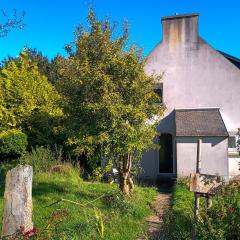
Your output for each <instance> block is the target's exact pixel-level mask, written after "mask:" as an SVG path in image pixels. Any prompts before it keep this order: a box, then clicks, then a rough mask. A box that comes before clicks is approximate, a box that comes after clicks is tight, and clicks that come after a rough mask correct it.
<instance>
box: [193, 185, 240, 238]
mask: <svg viewBox="0 0 240 240" xmlns="http://www.w3.org/2000/svg"><path fill="white" fill-rule="evenodd" d="M239 219H240V182H239V181H231V182H230V183H229V184H228V185H226V186H224V187H223V188H222V189H221V191H220V192H218V194H217V195H216V196H215V197H214V198H213V206H212V208H210V209H208V210H206V208H204V207H202V209H201V212H200V224H199V229H198V234H199V239H203V240H204V239H206V240H207V239H211V240H215V239H216V240H221V239H222V240H225V239H227V240H228V239H229V240H232V239H240V222H239Z"/></svg>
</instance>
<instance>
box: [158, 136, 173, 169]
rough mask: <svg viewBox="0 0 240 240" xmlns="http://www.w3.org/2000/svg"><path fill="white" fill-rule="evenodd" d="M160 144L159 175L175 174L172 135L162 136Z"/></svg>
mask: <svg viewBox="0 0 240 240" xmlns="http://www.w3.org/2000/svg"><path fill="white" fill-rule="evenodd" d="M159 144H160V149H159V173H173V148H172V135H171V134H168V133H164V134H161V136H160V139H159Z"/></svg>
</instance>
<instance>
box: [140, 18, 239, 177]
mask: <svg viewBox="0 0 240 240" xmlns="http://www.w3.org/2000/svg"><path fill="white" fill-rule="evenodd" d="M198 18H199V15H198V14H186V15H175V16H169V17H163V18H162V28H163V31H162V32H163V37H162V40H161V42H160V43H159V44H158V45H157V46H156V47H155V48H154V49H153V50H152V52H151V53H150V55H149V56H148V59H147V63H146V66H145V71H146V73H147V74H152V73H155V74H162V73H164V77H163V81H162V83H160V84H159V85H158V89H157V90H158V91H157V92H158V93H159V94H161V95H162V101H163V103H164V104H165V106H166V108H167V110H166V112H165V115H164V117H163V119H162V120H161V121H160V123H159V126H158V130H159V132H160V133H161V136H160V139H159V141H160V144H161V148H160V150H152V151H150V152H146V153H144V155H143V159H142V167H143V173H142V177H147V178H152V179H156V178H157V177H159V176H161V175H163V176H164V175H168V176H189V175H190V173H191V172H195V169H196V155H197V140H198V139H199V138H201V139H202V142H203V145H202V173H206V174H218V175H221V176H223V177H224V178H228V177H229V176H234V175H238V174H240V165H239V164H240V161H239V159H240V158H239V156H238V152H237V149H236V141H237V136H236V134H237V131H238V128H240V107H239V103H240V59H237V58H235V57H233V56H230V55H228V54H225V53H223V52H220V51H217V50H215V49H214V48H213V47H212V46H210V45H209V44H208V43H207V42H206V41H205V40H203V39H202V38H201V37H200V36H199V33H198Z"/></svg>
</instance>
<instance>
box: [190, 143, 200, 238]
mask: <svg viewBox="0 0 240 240" xmlns="http://www.w3.org/2000/svg"><path fill="white" fill-rule="evenodd" d="M201 157H202V139H198V142H197V163H196V173H199V174H200V171H201ZM199 197H200V196H199V193H197V192H195V193H194V198H195V201H194V226H193V237H192V239H193V240H195V239H196V237H197V224H198V214H199Z"/></svg>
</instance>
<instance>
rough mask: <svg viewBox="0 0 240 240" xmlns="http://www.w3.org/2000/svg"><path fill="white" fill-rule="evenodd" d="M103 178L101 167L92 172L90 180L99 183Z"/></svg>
mask: <svg viewBox="0 0 240 240" xmlns="http://www.w3.org/2000/svg"><path fill="white" fill-rule="evenodd" d="M102 177H103V168H102V167H97V168H95V169H94V170H93V173H92V176H91V179H92V180H93V181H97V182H100V181H101V180H102Z"/></svg>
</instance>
